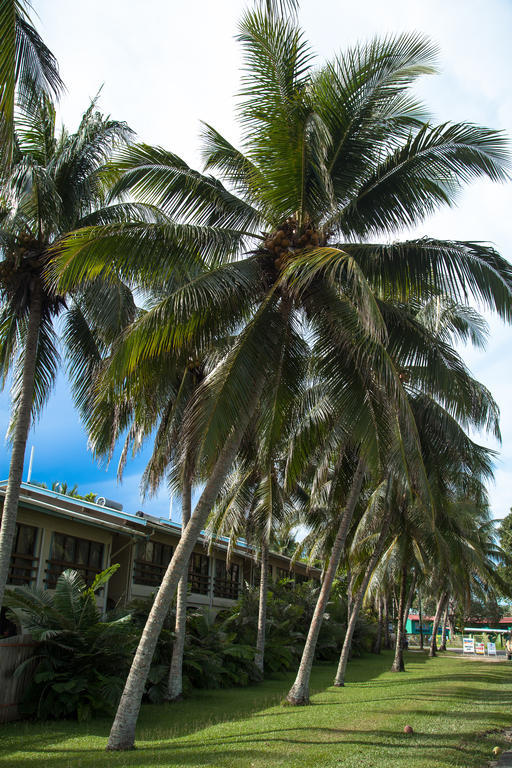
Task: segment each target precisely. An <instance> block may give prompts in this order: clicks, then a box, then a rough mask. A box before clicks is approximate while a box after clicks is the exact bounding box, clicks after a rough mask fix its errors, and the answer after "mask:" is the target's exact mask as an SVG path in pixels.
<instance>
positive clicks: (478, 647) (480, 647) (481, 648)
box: [475, 643, 485, 656]
mask: <svg viewBox="0 0 512 768" xmlns="http://www.w3.org/2000/svg"><path fill="white" fill-rule="evenodd" d="M475 653H479V654H480V655H481V656H485V645H484V643H475Z"/></svg>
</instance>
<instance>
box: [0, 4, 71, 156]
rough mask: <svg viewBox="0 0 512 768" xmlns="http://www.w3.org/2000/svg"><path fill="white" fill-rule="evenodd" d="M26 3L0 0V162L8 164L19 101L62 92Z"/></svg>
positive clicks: (50, 56) (53, 66)
mask: <svg viewBox="0 0 512 768" xmlns="http://www.w3.org/2000/svg"><path fill="white" fill-rule="evenodd" d="M28 8H30V4H29V3H28V2H26V0H0V40H1V41H2V44H1V46H0V147H1V149H0V159H1V161H2V164H3V165H7V164H8V163H9V162H10V160H11V157H12V152H13V147H14V111H15V105H16V100H18V103H20V104H29V103H30V102H33V100H34V99H36V98H38V97H39V96H41V95H42V94H46V95H47V96H53V97H58V95H59V93H60V92H61V91H62V89H63V83H62V80H61V78H60V75H59V70H58V67H57V62H56V60H55V57H54V56H53V54H52V52H51V51H50V50H49V49H48V48H47V47H46V45H45V44H44V42H43V41H42V39H41V37H40V36H39V34H38V33H37V31H36V30H35V29H34V26H33V24H32V22H31V20H30V16H29V14H28V12H27V11H28Z"/></svg>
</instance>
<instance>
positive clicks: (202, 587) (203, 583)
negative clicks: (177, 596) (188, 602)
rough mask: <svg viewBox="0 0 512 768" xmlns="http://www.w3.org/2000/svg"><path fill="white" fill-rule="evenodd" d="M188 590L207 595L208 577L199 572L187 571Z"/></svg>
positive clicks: (208, 588) (208, 587)
mask: <svg viewBox="0 0 512 768" xmlns="http://www.w3.org/2000/svg"><path fill="white" fill-rule="evenodd" d="M188 583H189V584H190V591H191V592H194V594H196V595H207V594H208V593H209V591H210V577H209V576H203V575H202V574H201V573H190V571H189V573H188Z"/></svg>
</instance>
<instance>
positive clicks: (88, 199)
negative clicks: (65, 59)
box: [0, 98, 140, 606]
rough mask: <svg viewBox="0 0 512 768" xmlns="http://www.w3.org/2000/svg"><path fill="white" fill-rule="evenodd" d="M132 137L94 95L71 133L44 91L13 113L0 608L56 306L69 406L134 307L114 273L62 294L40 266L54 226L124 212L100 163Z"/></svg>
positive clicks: (5, 280) (2, 363)
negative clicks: (7, 454) (8, 444)
mask: <svg viewBox="0 0 512 768" xmlns="http://www.w3.org/2000/svg"><path fill="white" fill-rule="evenodd" d="M131 135H132V134H131V131H130V130H129V129H128V127H127V126H126V125H125V124H124V123H119V122H117V121H115V120H111V119H110V118H104V117H103V116H102V115H100V114H99V113H98V112H97V111H96V110H95V103H94V102H93V103H92V104H91V106H90V107H89V109H88V110H87V112H86V113H85V115H84V116H83V118H82V121H81V123H80V126H79V128H78V131H77V132H76V133H74V134H69V133H67V132H66V131H65V130H64V131H63V132H62V133H61V134H60V135H57V134H56V131H55V109H54V107H53V105H52V104H51V102H50V101H49V100H48V99H47V98H43V99H41V100H40V101H38V102H37V104H36V105H35V106H33V107H32V108H31V109H30V110H29V111H27V112H25V113H23V114H22V115H20V117H19V119H18V120H17V122H16V153H15V156H14V158H13V162H12V165H11V167H10V168H9V170H8V171H6V173H5V174H3V175H2V176H0V195H1V197H2V199H3V200H5V201H6V204H8V206H9V207H8V210H6V211H5V213H4V216H3V217H2V221H1V224H0V253H1V257H2V260H1V261H0V296H1V309H0V369H1V373H0V376H1V381H2V384H5V381H6V379H7V377H8V376H9V375H10V374H11V373H12V380H13V386H12V419H11V424H10V428H9V429H10V435H11V438H12V454H11V463H10V468H9V478H8V483H7V490H6V495H5V500H4V506H3V514H2V526H1V528H0V606H1V604H2V599H3V593H4V588H5V584H6V581H7V574H8V570H9V563H10V556H11V549H12V542H13V536H14V532H15V525H16V515H17V509H18V499H19V489H20V483H21V480H22V474H23V464H24V455H25V447H26V441H27V436H28V432H29V429H30V424H31V422H32V421H33V419H34V418H35V417H36V416H37V415H38V414H39V413H40V412H41V409H42V408H43V406H44V404H45V402H46V400H47V398H48V396H49V394H50V391H51V388H52V385H53V383H54V380H55V376H56V373H57V368H58V361H59V355H58V350H57V336H56V331H55V327H54V321H55V319H56V318H57V316H59V315H60V314H61V313H62V312H63V311H65V316H64V318H63V320H64V334H63V336H64V341H65V346H66V354H67V357H68V364H69V371H70V374H71V377H72V379H73V380H74V382H75V383H74V385H73V386H74V394H75V399H76V402H77V405H78V406H79V407H83V406H84V404H85V402H86V401H87V399H88V397H89V385H90V382H91V374H92V371H93V369H94V368H95V366H96V365H97V364H98V361H99V359H100V357H101V353H102V350H103V349H104V348H106V347H107V346H108V345H109V344H110V343H111V342H112V340H113V339H114V338H115V337H116V336H117V334H118V333H119V328H120V327H122V325H123V324H126V322H128V321H129V320H130V319H133V317H134V314H135V305H134V302H133V298H132V295H131V292H130V291H129V290H128V289H127V288H126V287H125V286H124V285H123V284H121V283H120V282H119V281H117V282H114V281H112V282H111V283H110V284H109V285H100V283H99V282H98V281H97V282H96V284H95V285H92V284H89V285H88V287H87V288H85V289H84V290H76V291H75V292H74V293H73V295H72V296H71V294H67V295H66V294H65V293H61V292H59V291H57V290H56V289H55V287H54V286H53V285H52V284H51V283H50V282H49V281H48V280H47V278H46V274H45V273H46V270H47V268H48V264H49V261H50V258H51V257H50V249H51V247H52V246H53V245H54V244H55V243H56V242H58V239H59V238H60V237H61V236H62V235H63V234H65V233H66V232H69V231H70V230H72V229H73V228H74V227H76V226H80V225H81V224H86V223H92V222H105V221H110V220H112V219H119V218H121V217H123V216H124V217H126V216H128V215H130V212H131V211H132V206H129V205H128V206H124V205H119V206H115V205H114V206H110V207H108V206H107V207H106V206H105V184H104V181H103V180H102V178H101V175H100V170H101V168H102V166H103V165H104V163H105V161H106V160H107V158H108V157H109V155H110V153H111V152H112V150H113V149H114V148H115V147H119V146H120V145H121V144H125V143H126V141H128V140H129V139H130V138H131ZM139 215H140V210H139ZM68 302H70V303H69V309H67V303H68Z"/></svg>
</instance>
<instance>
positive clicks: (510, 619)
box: [407, 613, 512, 626]
mask: <svg viewBox="0 0 512 768" xmlns="http://www.w3.org/2000/svg"><path fill="white" fill-rule="evenodd" d="M407 618H409V619H411V621H419V620H420V617H419V614H417V613H410V614H409V616H408V617H407ZM422 620H423V621H434V616H422ZM468 621H469V622H471V623H472V624H481V625H482V626H483V625H486V626H487V625H489V624H496V621H494V619H468ZM497 623H498V624H512V616H504V617H503V618H502V619H500V620H499V622H497Z"/></svg>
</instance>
